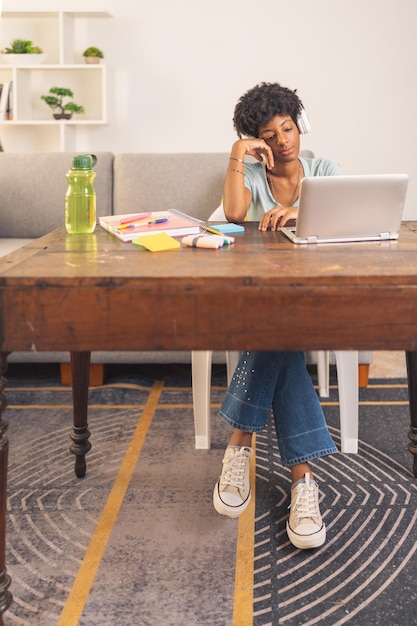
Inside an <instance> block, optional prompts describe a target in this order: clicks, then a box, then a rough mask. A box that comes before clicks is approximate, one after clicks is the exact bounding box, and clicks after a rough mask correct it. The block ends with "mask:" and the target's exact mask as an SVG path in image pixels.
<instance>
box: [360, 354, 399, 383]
mask: <svg viewBox="0 0 417 626" xmlns="http://www.w3.org/2000/svg"><path fill="white" fill-rule="evenodd" d="M406 376H407V372H406V366H405V354H404V352H388V351H381V352H374V353H373V361H372V363H371V365H370V367H369V378H405V377H406Z"/></svg>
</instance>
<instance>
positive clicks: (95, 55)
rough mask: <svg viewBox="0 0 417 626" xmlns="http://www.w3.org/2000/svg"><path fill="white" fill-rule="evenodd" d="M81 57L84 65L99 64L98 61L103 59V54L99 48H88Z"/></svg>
mask: <svg viewBox="0 0 417 626" xmlns="http://www.w3.org/2000/svg"><path fill="white" fill-rule="evenodd" d="M83 57H84V59H85V62H86V63H100V59H104V54H103V53H102V51H101V50H100V48H95V47H94V46H90V47H89V48H86V49H85V50H84V52H83Z"/></svg>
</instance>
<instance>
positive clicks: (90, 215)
mask: <svg viewBox="0 0 417 626" xmlns="http://www.w3.org/2000/svg"><path fill="white" fill-rule="evenodd" d="M65 226H66V229H67V232H68V233H69V234H70V235H77V234H78V235H83V234H89V233H92V232H93V231H94V229H95V227H96V196H95V195H89V196H86V195H78V194H70V195H67V197H66V198H65Z"/></svg>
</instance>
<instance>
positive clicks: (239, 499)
mask: <svg viewBox="0 0 417 626" xmlns="http://www.w3.org/2000/svg"><path fill="white" fill-rule="evenodd" d="M252 454H253V450H252V448H248V447H246V446H245V447H241V448H239V447H233V446H229V447H227V448H226V452H225V454H224V458H223V471H222V475H221V476H220V478H219V480H218V481H217V483H216V485H215V487H214V492H213V504H214V508H215V509H216V511H217V513H220V515H226V516H227V517H238V516H239V515H240V514H241V513H243V511H244V510H245V509H246V507H247V506H248V504H249V502H250V495H251V494H250V476H249V457H250V456H251V455H252Z"/></svg>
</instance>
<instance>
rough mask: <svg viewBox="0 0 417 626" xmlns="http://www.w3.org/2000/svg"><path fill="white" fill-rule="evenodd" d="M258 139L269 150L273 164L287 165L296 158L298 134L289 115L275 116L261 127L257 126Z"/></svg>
mask: <svg viewBox="0 0 417 626" xmlns="http://www.w3.org/2000/svg"><path fill="white" fill-rule="evenodd" d="M258 137H259V138H260V139H263V140H264V141H265V143H267V144H268V146H269V147H270V148H271V150H272V152H273V154H274V160H275V162H276V161H281V162H287V163H288V162H289V161H292V160H293V159H297V158H298V153H299V152H300V132H299V130H298V128H297V126H296V124H294V122H293V121H292V118H291V116H290V115H276V116H275V117H273V118H272V119H271V120H269V122H267V123H266V124H264V125H263V126H259V129H258Z"/></svg>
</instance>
